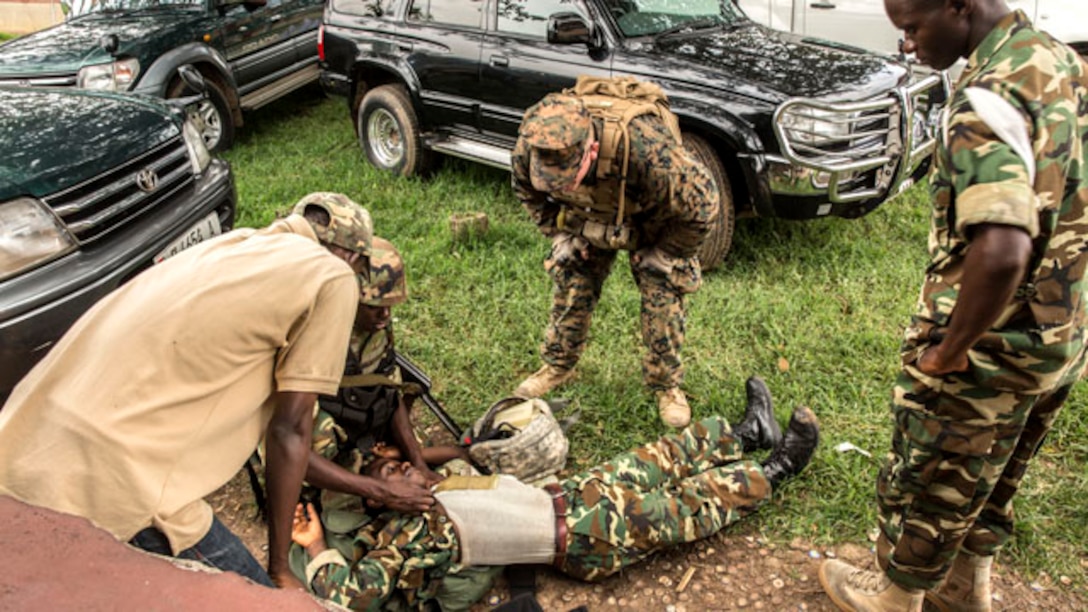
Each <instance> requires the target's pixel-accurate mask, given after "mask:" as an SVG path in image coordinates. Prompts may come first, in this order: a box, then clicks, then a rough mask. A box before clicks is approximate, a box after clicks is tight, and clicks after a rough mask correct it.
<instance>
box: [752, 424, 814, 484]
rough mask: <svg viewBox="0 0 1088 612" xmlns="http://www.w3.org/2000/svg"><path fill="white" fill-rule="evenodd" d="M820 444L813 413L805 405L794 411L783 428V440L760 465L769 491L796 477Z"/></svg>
mask: <svg viewBox="0 0 1088 612" xmlns="http://www.w3.org/2000/svg"><path fill="white" fill-rule="evenodd" d="M819 443H820V421H819V419H817V418H816V414H815V413H814V412H812V409H810V408H808V407H805V406H801V407H800V408H797V409H796V410H794V411H793V416H791V417H790V424H789V425H788V426H787V427H786V437H785V438H783V439H782V443H781V444H779V445H778V446H777V447H776V448H775V449H774V452H773V453H771V456H770V457H768V458H767V460H766V461H764V462H763V475H764V476H766V477H767V480H768V481H769V482H770V483H771V489H777V488H778V485H780V484H782V481H784V480H786V479H787V478H790V477H793V476H796V475H797V474H799V473H800V472H801V470H802V469H804V467H805V466H806V465H808V462H809V460H811V459H812V453H814V452H815V451H816V445H817V444H819Z"/></svg>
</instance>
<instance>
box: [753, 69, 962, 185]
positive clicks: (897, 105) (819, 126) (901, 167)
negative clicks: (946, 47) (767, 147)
mask: <svg viewBox="0 0 1088 612" xmlns="http://www.w3.org/2000/svg"><path fill="white" fill-rule="evenodd" d="M946 87H947V85H946V84H945V82H944V80H943V77H942V76H940V75H930V76H927V77H925V78H922V79H919V80H918V81H916V82H914V83H912V84H911V85H908V86H904V87H900V88H897V89H896V90H894V91H893V92H891V93H890V94H889V95H885V96H880V97H878V98H874V99H870V100H863V101H860V102H827V101H824V100H819V99H809V98H793V99H790V100H788V101H786V102H785V103H783V104H782V105H781V106H780V107H779V108H778V110H777V111H775V117H774V129H775V135H776V136H777V137H778V143H779V146H780V147H781V149H782V154H783V156H784V157H785V158H786V159H787V160H788V161H789V162H790V163H792V164H796V165H798V166H802V167H805V168H809V169H812V170H815V171H818V172H823V173H827V174H829V175H831V176H830V178H831V182H832V183H833V184H832V185H831V189H830V197H831V199H832V201H837V202H845V201H852V200H860V199H865V198H873V197H881V196H883V195H884V194H885V193H886V192H887V190H888V189H889V188H890V187H891V186H892V184H893V182H897V181H893V179H899V180H902V179H903V178H905V177H906V176H908V175H909V173H910V172H911V171H913V170H914V169H915V168H917V167H918V165H919V164H920V163H921V162H922V161H923V160H924V159H925V158H926V157H928V156H929V155H930V153H931V152H932V151H933V147H934V144H935V140H934V134H933V126H932V122H931V121H930V118H931V116H932V115H933V110H934V109H935V108H937V107H938V106H939V103H940V102H941V101H943V95H942V94H943V92H944V91H945V89H946ZM874 170H875V171H876V173H875V174H873V171H874ZM862 173H870V174H871V176H872V178H873V184H872V185H870V186H869V187H868V188H861V189H858V190H854V191H851V192H850V193H840V192H839V190H838V188H839V186H840V185H837V183H839V182H840V181H850V180H852V178H853V177H855V176H859V175H860V174H862Z"/></svg>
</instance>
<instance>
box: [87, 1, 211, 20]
mask: <svg viewBox="0 0 1088 612" xmlns="http://www.w3.org/2000/svg"><path fill="white" fill-rule="evenodd" d="M168 6H169V7H186V6H204V0H72V1H71V5H70V7H69V9H68V17H79V16H80V15H90V14H92V13H127V12H129V11H144V10H147V9H155V8H159V7H168Z"/></svg>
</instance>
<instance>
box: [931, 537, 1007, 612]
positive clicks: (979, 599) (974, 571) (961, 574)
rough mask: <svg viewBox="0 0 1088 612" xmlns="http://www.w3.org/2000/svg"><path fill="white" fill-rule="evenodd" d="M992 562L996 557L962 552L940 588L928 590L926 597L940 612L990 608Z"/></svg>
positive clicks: (976, 611)
mask: <svg viewBox="0 0 1088 612" xmlns="http://www.w3.org/2000/svg"><path fill="white" fill-rule="evenodd" d="M993 564H994V558H993V557H980V556H978V555H971V554H968V553H965V552H960V554H958V555H956V560H955V561H953V562H952V569H950V570H948V576H946V577H945V579H944V582H943V583H941V585H940V586H939V587H937V590H935V591H931V592H929V593H926V601H927V602H928V603H931V604H933V605H934V606H936V607H937V609H939V610H940V611H941V612H990V609H991V605H992V604H991V603H990V602H991V595H990V567H991V566H993Z"/></svg>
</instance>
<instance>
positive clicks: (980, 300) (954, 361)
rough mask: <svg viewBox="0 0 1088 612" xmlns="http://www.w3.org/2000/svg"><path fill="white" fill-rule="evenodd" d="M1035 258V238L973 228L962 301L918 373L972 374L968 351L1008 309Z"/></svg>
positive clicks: (1011, 230) (1001, 228) (998, 228)
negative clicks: (1032, 239)
mask: <svg viewBox="0 0 1088 612" xmlns="http://www.w3.org/2000/svg"><path fill="white" fill-rule="evenodd" d="M1030 259H1031V237H1030V236H1028V233H1027V231H1025V230H1023V229H1021V228H1018V227H1012V226H1009V225H997V224H982V225H978V226H975V227H974V228H973V235H972V239H971V246H970V248H969V249H968V250H967V254H966V256H965V257H964V264H963V280H962V284H961V289H960V294H959V299H958V300H957V301H956V307H955V309H954V310H953V311H952V319H951V321H950V322H949V326H948V331H947V333H946V335H945V338H944V340H942V341H941V343H940V344H937V345H935V346H933V347H932V348H930V349H928V350H927V351H925V352H924V353H923V354H922V356H921V357H920V358H919V359H918V369H919V370H921V371H922V372H924V373H926V374H929V375H930V376H939V375H942V374H947V373H949V372H959V371H963V370H965V369H967V365H968V364H967V351H968V349H970V348H971V347H972V346H973V345H974V344H975V342H977V341H978V339H979V338H980V337H981V336H982V334H984V333H985V332H986V331H987V330H988V329H990V327H991V326H993V324H994V322H996V321H997V319H998V317H1000V316H1001V313H1002V311H1003V310H1004V309H1005V307H1006V305H1008V303H1009V300H1010V299H1012V297H1013V295H1014V294H1015V293H1016V288H1017V287H1018V286H1019V285H1020V283H1021V282H1022V281H1023V279H1024V273H1025V272H1026V271H1027V267H1028V263H1029V261H1030Z"/></svg>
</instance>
